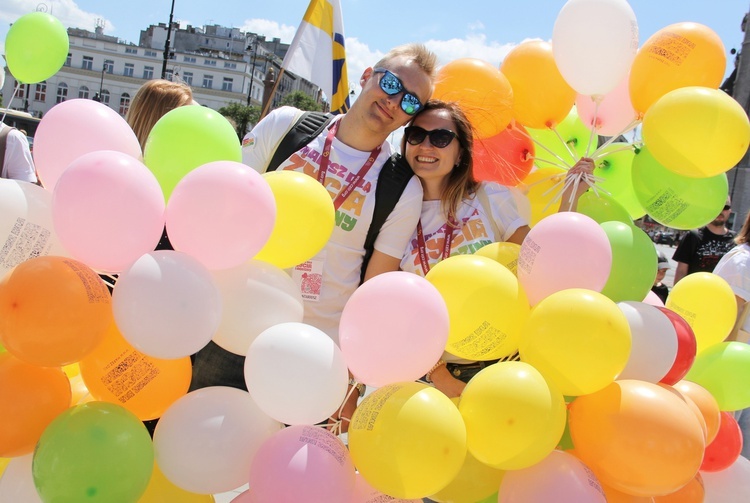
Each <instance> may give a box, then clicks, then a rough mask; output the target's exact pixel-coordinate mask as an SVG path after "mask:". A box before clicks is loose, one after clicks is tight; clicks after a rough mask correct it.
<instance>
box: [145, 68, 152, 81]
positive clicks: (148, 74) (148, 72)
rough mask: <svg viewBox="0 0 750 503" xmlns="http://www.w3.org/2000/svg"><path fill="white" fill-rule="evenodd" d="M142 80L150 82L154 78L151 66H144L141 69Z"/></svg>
mask: <svg viewBox="0 0 750 503" xmlns="http://www.w3.org/2000/svg"><path fill="white" fill-rule="evenodd" d="M143 78H144V79H146V80H151V79H153V78H154V67H153V66H144V67H143Z"/></svg>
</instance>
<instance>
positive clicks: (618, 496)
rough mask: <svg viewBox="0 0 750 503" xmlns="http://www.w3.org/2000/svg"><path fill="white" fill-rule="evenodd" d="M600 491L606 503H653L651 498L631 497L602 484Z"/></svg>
mask: <svg viewBox="0 0 750 503" xmlns="http://www.w3.org/2000/svg"><path fill="white" fill-rule="evenodd" d="M602 491H604V496H606V497H607V503H654V498H652V497H651V496H633V495H632V494H627V493H624V492H622V491H618V490H617V489H613V488H611V487H609V486H606V485H604V484H602Z"/></svg>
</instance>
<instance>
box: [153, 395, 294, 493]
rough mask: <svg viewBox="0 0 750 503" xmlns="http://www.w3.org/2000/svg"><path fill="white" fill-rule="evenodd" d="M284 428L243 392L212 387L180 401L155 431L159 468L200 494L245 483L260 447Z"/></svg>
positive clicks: (178, 482)
mask: <svg viewBox="0 0 750 503" xmlns="http://www.w3.org/2000/svg"><path fill="white" fill-rule="evenodd" d="M282 427H283V425H282V424H280V423H279V422H278V421H274V420H273V419H271V418H270V417H268V416H267V415H266V414H265V413H264V412H263V411H262V410H260V408H259V407H258V406H257V405H256V404H255V402H254V401H253V399H252V398H251V397H250V395H249V394H248V393H247V392H246V391H243V390H239V389H236V388H229V387H226V386H211V387H208V388H202V389H199V390H196V391H192V392H190V393H188V394H187V395H185V396H183V397H180V398H179V399H178V400H177V401H176V402H174V403H173V404H172V405H171V406H170V407H169V408H168V409H167V411H166V412H165V413H164V414H163V415H162V417H161V419H160V420H159V423H158V424H157V425H156V431H154V455H155V457H156V462H157V464H158V465H159V468H160V469H161V471H162V472H163V473H164V475H165V476H166V477H167V478H168V479H169V480H170V481H171V482H172V483H173V484H175V485H176V486H178V487H181V488H182V489H185V490H186V491H191V492H195V493H201V494H211V493H221V492H227V491H231V490H233V489H236V488H238V487H240V486H242V485H243V484H246V483H247V477H248V474H249V473H250V465H251V464H252V460H253V457H254V456H255V453H256V451H257V450H258V448H259V447H260V445H261V444H262V443H263V442H264V441H265V440H266V439H268V438H270V437H271V436H272V435H273V434H274V433H276V432H277V431H279V430H281V428H282Z"/></svg>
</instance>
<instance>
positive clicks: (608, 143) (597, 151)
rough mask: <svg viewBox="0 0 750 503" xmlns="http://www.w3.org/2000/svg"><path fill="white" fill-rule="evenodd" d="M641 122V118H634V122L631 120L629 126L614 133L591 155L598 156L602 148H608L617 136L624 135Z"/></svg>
mask: <svg viewBox="0 0 750 503" xmlns="http://www.w3.org/2000/svg"><path fill="white" fill-rule="evenodd" d="M640 123H641V120H640V119H634V120H633V121H632V122H631V123H630V124H628V125H627V126H625V129H623V130H622V131H620V132H619V133H617V134H616V135H614V136H612V137H610V139H609V140H607V141H605V142H604V143H602V145H601V146H600V147H599V148H598V149H596V150H594V152H592V153H591V156H592V157H593V156H596V154H598V153H600V152H601V151H602V149H604V148H606V147H607V146H609V145H610V144H611V143H612V142H614V141H615V140H617V138H619V137H620V136H622V135H624V134H625V133H627V132H629V131H631V130H633V129H634V128H635V127H636V126H638V124H640Z"/></svg>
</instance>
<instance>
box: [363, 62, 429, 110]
mask: <svg viewBox="0 0 750 503" xmlns="http://www.w3.org/2000/svg"><path fill="white" fill-rule="evenodd" d="M373 73H381V74H383V76H382V77H380V89H382V90H383V92H384V93H385V94H387V95H388V96H395V95H396V94H398V93H404V95H403V96H402V97H401V110H403V111H404V113H405V114H406V115H414V114H416V113H417V112H419V110H420V109H421V108H422V102H421V101H419V98H417V96H416V95H415V94H413V93H411V92H409V91H407V90H406V88H405V87H404V84H403V82H401V79H399V78H398V77H396V76H395V75H394V74H392V73H391V72H390V71H389V70H386V69H385V68H375V69H374V70H373Z"/></svg>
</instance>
